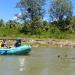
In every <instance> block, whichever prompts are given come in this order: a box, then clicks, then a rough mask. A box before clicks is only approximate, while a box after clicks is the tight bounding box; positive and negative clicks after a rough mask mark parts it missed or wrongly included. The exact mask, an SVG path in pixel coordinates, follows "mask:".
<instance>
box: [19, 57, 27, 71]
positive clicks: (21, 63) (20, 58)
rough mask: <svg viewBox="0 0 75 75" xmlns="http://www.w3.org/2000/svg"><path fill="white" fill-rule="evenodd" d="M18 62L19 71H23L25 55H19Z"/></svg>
mask: <svg viewBox="0 0 75 75" xmlns="http://www.w3.org/2000/svg"><path fill="white" fill-rule="evenodd" d="M19 62H20V68H19V71H24V67H25V68H26V58H25V57H19Z"/></svg>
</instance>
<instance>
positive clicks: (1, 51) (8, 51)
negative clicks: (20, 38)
mask: <svg viewBox="0 0 75 75" xmlns="http://www.w3.org/2000/svg"><path fill="white" fill-rule="evenodd" d="M30 51H31V46H30V45H23V46H20V47H13V48H0V55H24V54H28V53H29V52H30Z"/></svg>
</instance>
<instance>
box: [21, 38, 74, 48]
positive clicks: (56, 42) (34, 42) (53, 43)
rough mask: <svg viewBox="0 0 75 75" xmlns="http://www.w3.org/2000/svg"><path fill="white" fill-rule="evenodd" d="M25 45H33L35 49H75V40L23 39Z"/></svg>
mask: <svg viewBox="0 0 75 75" xmlns="http://www.w3.org/2000/svg"><path fill="white" fill-rule="evenodd" d="M22 41H23V43H28V44H31V45H32V46H34V47H39V46H43V47H44V46H48V47H52V46H53V47H64V46H69V47H75V40H65V39H32V38H30V39H23V40H22Z"/></svg>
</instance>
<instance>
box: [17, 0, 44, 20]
mask: <svg viewBox="0 0 75 75" xmlns="http://www.w3.org/2000/svg"><path fill="white" fill-rule="evenodd" d="M44 4H45V0H20V2H18V3H17V7H18V8H20V9H21V11H22V17H21V18H22V19H23V20H26V19H30V20H33V18H35V17H37V16H39V17H43V13H44V9H43V6H44Z"/></svg>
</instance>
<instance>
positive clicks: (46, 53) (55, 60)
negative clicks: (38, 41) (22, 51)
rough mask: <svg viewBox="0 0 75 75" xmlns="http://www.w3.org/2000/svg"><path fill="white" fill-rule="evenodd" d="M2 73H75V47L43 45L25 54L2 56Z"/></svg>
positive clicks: (57, 74)
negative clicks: (48, 46) (47, 46)
mask: <svg viewBox="0 0 75 75" xmlns="http://www.w3.org/2000/svg"><path fill="white" fill-rule="evenodd" d="M0 75H75V48H46V47H41V48H33V49H32V52H31V53H30V54H29V55H25V56H22V55H21V56H19V55H17V56H16V55H15V56H14V55H13V56H0Z"/></svg>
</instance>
